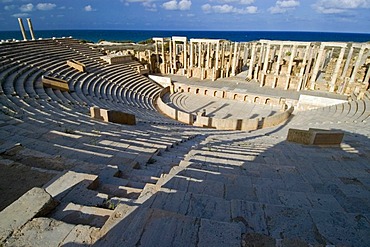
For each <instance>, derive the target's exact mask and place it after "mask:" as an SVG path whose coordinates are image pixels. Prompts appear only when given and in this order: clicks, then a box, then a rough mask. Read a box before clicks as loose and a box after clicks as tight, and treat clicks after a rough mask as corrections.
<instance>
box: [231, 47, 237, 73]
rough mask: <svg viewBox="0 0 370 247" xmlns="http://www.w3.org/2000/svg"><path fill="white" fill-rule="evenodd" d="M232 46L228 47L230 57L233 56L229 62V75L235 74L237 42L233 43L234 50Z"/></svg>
mask: <svg viewBox="0 0 370 247" xmlns="http://www.w3.org/2000/svg"><path fill="white" fill-rule="evenodd" d="M232 50H233V49H232V47H230V59H231V56H233V59H232V64H231V76H235V74H236V73H235V68H236V59H237V53H238V42H235V43H234V52H232Z"/></svg>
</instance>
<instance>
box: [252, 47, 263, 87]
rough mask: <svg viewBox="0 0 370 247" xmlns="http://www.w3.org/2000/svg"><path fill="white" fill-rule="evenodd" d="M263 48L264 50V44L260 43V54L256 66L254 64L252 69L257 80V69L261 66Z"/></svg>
mask: <svg viewBox="0 0 370 247" xmlns="http://www.w3.org/2000/svg"><path fill="white" fill-rule="evenodd" d="M263 50H264V45H263V44H261V47H260V56H259V58H258V62H257V66H256V69H255V70H254V79H256V80H258V79H259V78H258V72H259V69H260V67H261V63H262V57H263V53H264V52H263Z"/></svg>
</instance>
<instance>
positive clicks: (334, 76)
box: [329, 47, 346, 93]
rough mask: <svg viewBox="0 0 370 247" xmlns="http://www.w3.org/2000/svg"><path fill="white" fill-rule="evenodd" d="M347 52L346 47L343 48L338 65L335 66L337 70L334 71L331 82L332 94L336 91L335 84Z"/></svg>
mask: <svg viewBox="0 0 370 247" xmlns="http://www.w3.org/2000/svg"><path fill="white" fill-rule="evenodd" d="M345 51H346V47H342V49H341V50H340V54H339V57H338V60H337V64H336V65H335V69H334V72H333V75H332V79H331V82H330V89H329V92H331V93H332V92H334V90H335V84H336V82H337V78H338V74H339V70H340V67H341V65H342V61H343V57H344V53H345Z"/></svg>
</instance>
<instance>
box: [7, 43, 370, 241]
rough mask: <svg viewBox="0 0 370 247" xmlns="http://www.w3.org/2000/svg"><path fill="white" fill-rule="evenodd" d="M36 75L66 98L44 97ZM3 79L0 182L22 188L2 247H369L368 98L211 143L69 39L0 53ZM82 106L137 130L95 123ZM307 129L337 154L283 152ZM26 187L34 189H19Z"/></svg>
mask: <svg viewBox="0 0 370 247" xmlns="http://www.w3.org/2000/svg"><path fill="white" fill-rule="evenodd" d="M66 59H75V60H77V61H81V62H82V63H84V64H86V65H87V68H88V73H82V72H78V71H76V70H74V69H71V68H69V67H67V66H66ZM42 75H49V76H52V77H56V78H60V79H65V80H68V81H69V86H70V88H71V89H73V90H71V91H70V92H63V91H60V90H55V89H51V88H44V87H43V86H42V84H41V76H42ZM0 78H1V84H0V85H1V88H0V90H1V92H2V93H1V94H0V167H1V169H2V170H1V174H0V175H3V171H4V170H6V169H7V170H10V169H13V170H14V171H18V173H14V174H15V175H14V177H15V179H14V181H13V182H14V184H15V183H18V184H21V185H22V186H23V187H22V186H21V187H20V190H19V191H17V193H18V194H17V195H18V197H20V196H21V195H23V196H22V197H21V198H19V199H18V200H17V198H18V197H17V198H14V200H15V202H14V203H13V204H10V203H11V202H9V203H8V204H10V206H9V207H7V208H5V209H4V210H3V211H1V212H0V218H1V221H0V245H4V246H25V245H27V246H28V245H29V246H45V245H47V246H68V245H69V246H84V245H93V246H153V245H158V246H243V245H242V243H249V242H253V241H259V242H258V243H267V244H266V245H271V246H281V245H284V244H285V243H287V245H289V244H291V245H294V246H296V245H302V246H307V245H312V246H314V245H337V246H341V245H346V246H347V245H348V246H352V245H354V246H370V239H369V234H368V233H369V231H370V225H369V222H368V219H369V217H370V215H369V212H370V204H369V193H370V192H369V181H370V172H369V171H370V167H369V162H368V160H369V153H370V139H369V138H370V128H369V115H370V94H369V92H367V93H366V94H365V96H364V99H361V100H353V101H350V102H348V103H343V104H338V105H334V106H330V107H322V108H318V109H315V110H309V111H301V112H294V114H293V116H292V117H291V118H290V119H289V121H287V122H285V123H284V124H283V125H280V126H275V127H271V128H266V129H259V130H255V131H252V132H248V131H219V130H214V129H205V128H195V127H193V126H188V125H183V124H179V123H178V122H175V121H174V120H171V119H167V118H165V117H164V116H162V115H160V114H159V113H158V112H156V111H155V110H153V109H154V107H153V98H154V97H156V95H157V93H158V92H159V91H160V90H161V88H160V87H159V86H157V85H156V84H154V83H152V82H151V81H149V80H148V79H146V78H145V77H143V76H141V75H138V74H137V73H136V72H135V71H134V70H132V69H131V68H129V67H127V66H124V65H122V66H121V65H108V64H106V63H104V62H102V61H100V59H99V53H98V51H96V50H91V49H90V48H88V47H86V46H85V45H82V44H79V42H78V41H76V40H73V39H55V40H38V41H28V42H14V43H7V44H0ZM178 102H179V104H181V99H180V98H178ZM89 106H98V107H102V108H108V109H116V110H122V111H127V112H131V113H133V114H135V115H136V116H138V119H139V120H140V121H139V123H138V124H137V125H136V126H130V125H118V124H115V123H107V122H102V121H98V120H95V119H93V118H90V115H89ZM169 124H171V125H169ZM310 127H311V128H323V129H339V130H341V131H343V132H344V133H345V136H344V140H343V143H342V144H341V145H340V147H336V148H322V147H314V146H309V147H308V146H305V145H298V144H295V143H290V142H287V141H286V136H287V133H288V131H289V129H290V128H299V129H307V128H310ZM29 174H32V176H31V175H29ZM27 176H28V177H27ZM34 177H35V180H37V181H38V182H39V184H38V185H34V186H37V187H42V188H40V189H31V188H32V187H26V184H27V183H26V181H28V180H29V179H32V178H34ZM6 181H7V182H8V183H9V186H8V187H13V185H14V184H11V182H10V181H11V177H10V176H9V177H7V178H6ZM27 185H28V184H27ZM14 186H15V185H14ZM6 188H7V187H6ZM29 189H31V190H30V191H29V192H27V190H29ZM5 190H7V189H5ZM26 192H27V193H26ZM3 195H4V194H3V193H2V199H3V198H4V197H3ZM54 200H55V201H57V202H58V203H55V201H54ZM29 202H31V203H29ZM57 204H58V205H57ZM47 210H49V211H47ZM8 223H9V224H8ZM7 224H8V225H7ZM4 225H7V226H8V228H4V227H3V226H4ZM253 243H254V242H253Z"/></svg>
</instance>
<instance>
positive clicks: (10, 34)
mask: <svg viewBox="0 0 370 247" xmlns="http://www.w3.org/2000/svg"><path fill="white" fill-rule="evenodd" d="M34 33H35V36H36V38H52V37H56V38H60V37H70V36H72V37H73V38H75V39H81V40H86V41H91V42H94V43H96V42H98V41H101V40H105V41H132V42H140V41H144V40H147V39H150V38H152V37H171V36H185V37H187V38H189V39H190V38H208V39H225V40H230V41H234V42H249V41H255V40H260V39H268V40H290V41H309V42H329V41H333V42H369V41H370V33H335V32H296V31H294V32H293V31H289V32H286V31H168V30H166V31H160V30H157V31H153V30H35V31H34ZM27 35H29V33H27ZM29 38H30V37H29ZM8 39H16V40H22V35H21V32H20V31H0V40H8Z"/></svg>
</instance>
